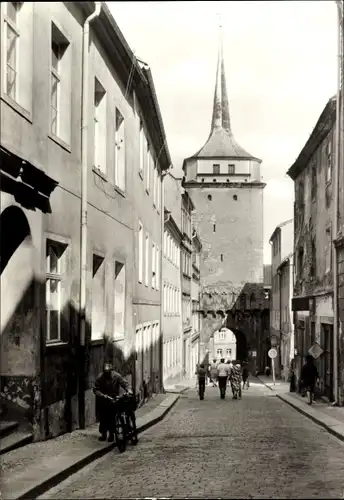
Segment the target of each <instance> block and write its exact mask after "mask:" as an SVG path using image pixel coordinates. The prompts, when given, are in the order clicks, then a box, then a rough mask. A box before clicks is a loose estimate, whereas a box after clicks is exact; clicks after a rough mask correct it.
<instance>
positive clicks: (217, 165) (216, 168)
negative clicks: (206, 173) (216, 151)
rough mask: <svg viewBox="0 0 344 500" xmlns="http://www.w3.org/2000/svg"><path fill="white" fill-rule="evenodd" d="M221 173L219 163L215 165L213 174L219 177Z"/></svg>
mask: <svg viewBox="0 0 344 500" xmlns="http://www.w3.org/2000/svg"><path fill="white" fill-rule="evenodd" d="M219 173H220V165H219V164H218V163H214V164H213V174H215V175H218V174H219Z"/></svg>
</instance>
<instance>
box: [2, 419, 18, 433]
mask: <svg viewBox="0 0 344 500" xmlns="http://www.w3.org/2000/svg"><path fill="white" fill-rule="evenodd" d="M18 425H19V423H18V422H17V421H9V420H2V421H1V422H0V437H4V436H7V434H10V433H11V432H13V431H15V430H16V429H18Z"/></svg>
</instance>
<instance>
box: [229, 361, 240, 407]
mask: <svg viewBox="0 0 344 500" xmlns="http://www.w3.org/2000/svg"><path fill="white" fill-rule="evenodd" d="M233 365H234V366H233V368H232V370H231V374H230V382H231V387H232V393H233V399H241V381H242V373H241V366H240V363H239V361H235V362H233Z"/></svg>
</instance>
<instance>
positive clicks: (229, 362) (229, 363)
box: [227, 359, 233, 385]
mask: <svg viewBox="0 0 344 500" xmlns="http://www.w3.org/2000/svg"><path fill="white" fill-rule="evenodd" d="M227 364H228V379H227V384H228V385H229V384H230V373H231V371H232V368H233V363H232V361H231V360H230V359H229V360H228V361H227Z"/></svg>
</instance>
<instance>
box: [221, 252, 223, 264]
mask: <svg viewBox="0 0 344 500" xmlns="http://www.w3.org/2000/svg"><path fill="white" fill-rule="evenodd" d="M221 262H223V253H222V254H221Z"/></svg>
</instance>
